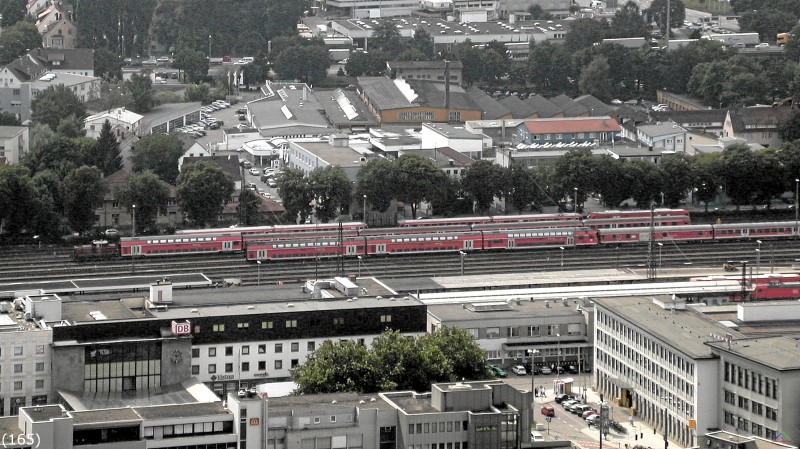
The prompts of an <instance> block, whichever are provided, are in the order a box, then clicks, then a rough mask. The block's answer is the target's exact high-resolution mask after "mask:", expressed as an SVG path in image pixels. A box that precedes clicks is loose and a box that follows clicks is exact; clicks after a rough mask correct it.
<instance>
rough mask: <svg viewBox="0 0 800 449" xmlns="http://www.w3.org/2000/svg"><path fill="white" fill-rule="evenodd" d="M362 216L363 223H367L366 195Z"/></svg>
mask: <svg viewBox="0 0 800 449" xmlns="http://www.w3.org/2000/svg"><path fill="white" fill-rule="evenodd" d="M361 210H362V213H363V214H364V223H366V222H367V195H364V208H363V209H361Z"/></svg>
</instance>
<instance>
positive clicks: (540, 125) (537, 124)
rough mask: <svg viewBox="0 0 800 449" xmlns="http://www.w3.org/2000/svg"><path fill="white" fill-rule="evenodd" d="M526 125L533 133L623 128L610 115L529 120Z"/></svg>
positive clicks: (583, 131) (615, 130)
mask: <svg viewBox="0 0 800 449" xmlns="http://www.w3.org/2000/svg"><path fill="white" fill-rule="evenodd" d="M524 125H525V128H527V129H528V132H529V133H531V134H568V133H605V132H619V131H620V130H621V128H620V127H619V124H618V123H617V121H616V120H614V119H613V118H610V117H599V118H583V119H545V120H527V121H525V122H524Z"/></svg>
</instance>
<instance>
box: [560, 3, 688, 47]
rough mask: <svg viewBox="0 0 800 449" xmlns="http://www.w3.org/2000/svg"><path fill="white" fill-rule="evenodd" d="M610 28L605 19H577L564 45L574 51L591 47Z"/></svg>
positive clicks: (604, 36)
mask: <svg viewBox="0 0 800 449" xmlns="http://www.w3.org/2000/svg"><path fill="white" fill-rule="evenodd" d="M676 1H677V0H676ZM608 28H609V27H608V22H607V21H605V20H603V21H597V20H595V19H577V20H575V21H573V22H572V24H571V25H570V30H569V32H568V33H567V35H566V37H565V38H564V46H565V47H566V48H567V49H568V50H570V51H572V52H575V51H578V50H581V49H583V48H588V47H591V46H592V45H593V44H594V43H595V42H602V41H603V39H605V38H606V36H607V35H608Z"/></svg>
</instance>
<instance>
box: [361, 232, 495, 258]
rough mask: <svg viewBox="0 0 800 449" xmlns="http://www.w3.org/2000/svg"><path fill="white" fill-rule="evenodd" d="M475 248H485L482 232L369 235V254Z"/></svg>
mask: <svg viewBox="0 0 800 449" xmlns="http://www.w3.org/2000/svg"><path fill="white" fill-rule="evenodd" d="M473 249H484V248H483V236H482V233H481V232H473V231H469V232H455V233H450V232H444V233H428V234H405V235H384V236H372V237H367V254H368V255H372V254H421V253H438V252H457V251H469V250H473Z"/></svg>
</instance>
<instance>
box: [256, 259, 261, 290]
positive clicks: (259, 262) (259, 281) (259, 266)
mask: <svg viewBox="0 0 800 449" xmlns="http://www.w3.org/2000/svg"><path fill="white" fill-rule="evenodd" d="M256 263H257V264H258V282H257V283H256V285H261V261H260V260H257V261H256Z"/></svg>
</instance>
